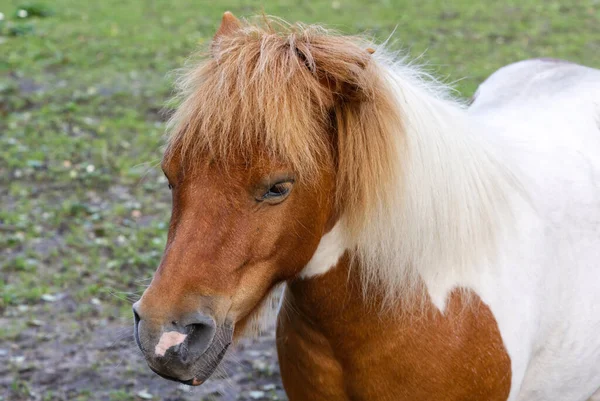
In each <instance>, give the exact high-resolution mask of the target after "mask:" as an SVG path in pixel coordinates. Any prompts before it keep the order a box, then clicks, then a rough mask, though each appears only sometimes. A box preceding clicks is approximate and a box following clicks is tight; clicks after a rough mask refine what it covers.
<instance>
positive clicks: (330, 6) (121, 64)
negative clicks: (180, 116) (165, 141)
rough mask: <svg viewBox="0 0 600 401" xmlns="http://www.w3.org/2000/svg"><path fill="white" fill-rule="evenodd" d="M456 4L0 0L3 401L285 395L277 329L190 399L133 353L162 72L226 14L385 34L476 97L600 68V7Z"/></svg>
mask: <svg viewBox="0 0 600 401" xmlns="http://www.w3.org/2000/svg"><path fill="white" fill-rule="evenodd" d="M367 3H368V4H367ZM455 3H456V4H452V2H446V1H442V0H425V1H420V2H414V1H409V0H379V1H370V2H364V1H362V0H345V1H344V0H340V1H305V0H280V1H276V0H270V1H264V2H262V3H260V2H251V1H249V0H231V1H221V2H217V1H212V2H209V1H191V0H168V1H167V0H164V1H159V0H143V1H142V0H139V1H121V0H119V1H117V0H104V1H97V2H83V1H79V0H54V1H47V2H46V1H41V2H27V1H12V0H0V13H1V14H0V268H1V271H0V400H15V401H16V400H48V401H49V400H81V401H83V400H115V401H117V400H122V401H124V400H140V399H163V400H171V401H173V400H188V399H189V400H192V399H193V400H201V399H216V400H236V399H239V400H252V399H258V400H260V399H281V400H284V399H285V394H284V393H283V390H282V389H281V382H280V378H279V375H278V367H277V359H276V352H275V348H274V339H273V333H272V331H267V332H266V333H265V334H264V335H263V336H261V337H259V338H257V339H254V340H247V341H244V342H243V343H242V344H240V345H239V346H238V347H237V349H236V350H235V351H234V352H232V354H231V355H230V356H229V357H228V361H227V362H226V363H225V365H224V368H223V369H222V371H221V372H220V374H219V375H218V376H219V377H220V378H218V377H217V378H214V379H211V380H210V381H209V382H208V383H207V384H206V385H204V386H201V387H199V388H195V389H193V390H189V389H188V388H186V387H185V386H180V385H177V384H175V383H171V382H167V381H165V380H163V379H161V378H158V377H157V376H155V375H154V374H153V373H151V372H150V370H149V369H148V368H147V367H146V366H145V363H144V361H143V359H142V356H141V354H140V353H139V352H138V351H137V349H136V347H135V344H134V342H133V339H132V335H131V332H132V329H131V320H132V318H131V303H132V301H134V300H136V299H137V298H138V297H139V295H140V294H141V292H142V291H143V289H144V287H145V285H147V284H148V282H149V281H148V280H149V279H150V278H151V276H152V273H153V272H154V269H155V268H156V266H157V264H158V261H159V260H160V256H161V252H162V248H163V246H164V242H165V235H166V226H167V224H168V219H169V213H170V197H169V191H168V189H167V184H166V182H165V179H164V178H163V176H162V173H161V172H160V169H159V168H158V167H157V166H158V163H159V161H160V157H161V150H160V149H161V145H162V135H163V133H164V129H165V118H166V116H167V115H168V114H169V111H170V110H172V108H173V107H174V106H175V105H174V104H173V102H169V98H170V96H171V87H172V82H173V77H174V75H173V74H169V72H170V71H172V70H174V69H176V68H179V67H181V66H182V65H183V64H184V62H185V60H186V57H187V56H188V55H189V54H190V53H191V52H192V51H194V50H195V49H198V48H202V46H205V45H206V43H207V41H209V40H210V38H211V36H212V34H213V33H214V31H215V30H216V28H217V25H218V23H219V20H220V17H221V15H222V13H223V11H225V10H227V9H229V10H231V11H233V12H234V13H235V14H236V15H238V16H249V15H253V14H257V13H261V12H263V11H264V12H265V13H267V14H274V15H278V16H280V17H283V18H285V19H287V20H291V21H296V20H300V21H304V22H320V23H325V24H327V25H329V26H332V27H334V28H336V29H338V30H341V31H344V32H348V33H366V34H367V35H370V36H372V37H373V38H375V39H377V40H379V41H383V40H386V39H387V38H388V37H389V38H390V42H389V46H390V47H391V48H393V49H404V51H405V52H408V53H409V54H411V55H412V56H413V58H414V57H418V58H419V60H418V62H420V63H426V64H427V65H428V69H429V70H430V71H432V72H433V73H435V74H436V75H437V76H439V77H441V78H442V79H443V80H445V81H447V82H454V86H455V87H456V88H457V90H458V91H459V93H460V95H461V96H463V97H466V98H468V97H470V96H471V95H472V93H473V92H474V90H475V88H476V87H477V85H478V84H479V83H480V82H481V81H482V80H483V79H485V77H486V76H488V75H489V74H490V73H491V72H493V71H494V70H495V69H497V68H498V67H500V66H502V65H505V64H507V63H510V62H513V61H517V60H520V59H524V58H531V57H554V58H564V59H568V60H571V61H574V62H579V63H582V64H587V65H590V66H594V67H600V2H599V1H598V0H574V1H569V2H566V1H550V0H544V1H541V0H538V1H535V0H520V1H517V0H510V1H473V2H472V4H469V3H471V2H467V1H464V2H455Z"/></svg>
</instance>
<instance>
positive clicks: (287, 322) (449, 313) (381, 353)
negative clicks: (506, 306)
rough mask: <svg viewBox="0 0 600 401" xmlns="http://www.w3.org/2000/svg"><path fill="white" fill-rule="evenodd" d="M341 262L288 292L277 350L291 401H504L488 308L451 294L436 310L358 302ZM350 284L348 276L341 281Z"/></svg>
mask: <svg viewBox="0 0 600 401" xmlns="http://www.w3.org/2000/svg"><path fill="white" fill-rule="evenodd" d="M348 266H349V264H348V257H347V256H346V257H344V258H342V260H341V261H340V263H339V264H338V266H337V267H336V268H335V269H333V270H331V271H329V272H328V273H326V274H325V275H323V276H320V277H316V278H314V279H311V280H295V281H293V282H291V283H290V284H289V286H288V290H287V292H286V294H285V302H284V304H283V310H282V311H281V312H280V315H279V324H278V330H277V345H278V353H279V362H280V367H281V375H282V378H283V383H284V386H285V389H286V391H287V394H288V398H289V399H290V401H298V400H314V401H321V400H327V401H345V400H348V401H349V400H353V401H358V400H378V401H385V400H390V401H430V400H436V401H481V400H486V401H503V400H506V399H507V398H508V393H509V391H510V384H511V380H510V378H511V368H510V359H509V358H508V356H507V354H506V351H505V349H504V346H503V343H502V338H501V337H500V333H499V331H498V327H497V325H496V322H495V320H494V317H493V315H492V313H491V312H490V310H489V308H488V307H487V306H486V305H485V304H483V303H482V302H481V301H480V300H479V298H477V297H476V296H475V295H471V296H470V297H469V304H467V303H466V301H465V300H466V299H467V298H465V294H464V292H462V291H455V292H454V293H453V294H452V295H451V296H450V297H449V300H448V305H447V308H446V310H445V312H444V313H443V314H442V313H440V311H439V310H438V309H437V308H436V307H434V306H433V305H431V304H429V305H428V307H427V308H426V309H425V311H423V310H422V309H420V308H419V309H416V308H415V307H414V306H410V305H414V304H411V303H405V306H404V307H400V308H398V309H397V310H396V311H394V316H396V318H391V317H390V316H389V315H386V316H384V317H382V315H381V314H380V313H379V308H380V302H381V299H378V297H377V296H376V294H372V303H371V304H366V303H365V302H363V301H362V297H361V286H360V282H359V281H358V280H357V279H356V276H355V275H348V268H349V267H348ZM349 277H350V279H349Z"/></svg>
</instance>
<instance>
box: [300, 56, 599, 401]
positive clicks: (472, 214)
mask: <svg viewBox="0 0 600 401" xmlns="http://www.w3.org/2000/svg"><path fill="white" fill-rule="evenodd" d="M378 52H379V51H378ZM376 54H377V52H376ZM379 62H380V64H381V67H382V71H383V72H384V73H385V74H387V80H388V83H389V85H390V87H391V88H393V90H394V91H395V93H396V96H397V102H398V107H400V108H401V110H402V116H403V118H404V124H405V127H404V132H405V135H406V141H407V148H408V151H407V152H406V153H407V154H406V159H405V160H403V163H402V166H403V168H404V171H403V173H402V174H400V173H399V174H398V182H397V183H391V186H390V187H391V188H397V189H398V194H397V199H396V204H395V205H393V206H392V207H389V205H381V207H380V210H379V212H378V213H376V214H375V215H374V216H370V221H371V222H372V224H371V225H370V227H368V228H367V229H366V230H365V232H364V233H361V235H360V236H359V237H358V239H357V240H356V241H357V243H352V244H350V243H349V242H348V240H347V239H346V238H347V236H346V234H345V233H344V232H343V226H341V225H340V226H339V227H338V226H336V228H334V230H332V231H331V232H330V233H328V234H327V235H325V236H324V237H323V239H322V241H321V243H320V245H319V247H318V249H317V252H315V255H314V256H313V258H312V259H311V261H310V262H309V264H308V265H307V266H306V268H305V269H304V270H303V271H302V273H301V276H302V277H304V278H309V277H312V276H315V275H318V274H323V273H325V272H326V271H327V270H329V269H330V268H331V267H332V266H335V264H336V262H337V260H338V259H339V257H340V256H341V255H342V254H343V253H344V251H345V250H346V249H357V250H358V253H359V256H361V261H363V262H365V263H364V264H363V265H361V268H362V269H363V272H362V274H363V277H364V278H365V280H366V281H368V282H370V283H376V284H379V285H383V286H384V287H386V288H387V289H388V290H389V293H390V295H391V297H392V302H393V300H394V299H397V298H398V297H400V296H401V295H402V291H403V290H410V289H411V288H413V284H414V282H416V281H418V279H422V280H423V281H424V282H425V284H426V287H427V289H428V292H429V295H430V296H431V298H432V300H433V302H434V304H435V305H437V306H438V307H439V308H440V310H442V311H443V310H444V305H445V302H446V298H447V295H448V294H449V293H450V291H451V290H452V289H453V288H456V287H465V288H470V289H472V290H473V291H474V292H476V293H477V294H478V295H479V297H480V298H481V299H482V300H483V301H484V302H485V303H487V304H488V305H489V306H490V308H491V310H492V312H493V314H494V317H495V319H496V321H497V323H498V326H499V329H500V332H501V335H502V338H503V341H504V344H505V347H506V349H507V351H508V354H509V356H510V358H511V363H512V387H511V392H510V396H509V401H585V400H586V399H587V398H588V397H589V396H591V394H593V393H594V391H596V390H597V389H598V388H599V387H600V72H599V71H597V70H593V69H589V68H585V67H582V66H578V65H575V64H568V63H555V62H548V61H540V60H532V61H526V62H521V63H517V64H513V65H510V66H508V67H505V68H503V69H501V70H499V71H498V72H496V73H495V74H494V75H492V76H491V77H490V78H489V79H488V80H487V81H486V82H485V83H484V84H483V85H482V86H481V87H480V88H479V90H478V93H477V98H476V101H475V103H474V104H473V106H472V107H471V108H470V109H469V110H464V109H463V108H462V107H461V106H460V105H459V104H457V103H455V102H453V101H452V100H449V99H448V98H447V97H446V96H445V95H444V91H443V88H441V87H440V86H438V85H436V84H431V83H427V82H428V81H426V80H423V79H422V77H420V76H419V75H418V74H419V73H418V70H417V69H415V68H412V67H407V66H405V65H401V64H393V63H392V62H390V61H388V60H386V59H385V58H380V59H379ZM440 88H441V89H440ZM400 134H401V133H400V130H399V132H398V133H397V136H398V138H399V140H398V157H400V156H401V155H402V154H401V150H400V149H401V146H402V144H401V141H400ZM385 190H387V189H385Z"/></svg>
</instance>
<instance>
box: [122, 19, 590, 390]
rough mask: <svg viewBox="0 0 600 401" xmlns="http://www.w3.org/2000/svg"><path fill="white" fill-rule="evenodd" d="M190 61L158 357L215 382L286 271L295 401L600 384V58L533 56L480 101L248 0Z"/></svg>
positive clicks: (284, 302) (142, 334)
mask: <svg viewBox="0 0 600 401" xmlns="http://www.w3.org/2000/svg"><path fill="white" fill-rule="evenodd" d="M186 71H187V72H185V73H184V74H183V75H182V76H181V78H180V79H179V81H178V82H177V85H178V90H179V94H180V96H181V103H180V106H178V108H177V110H176V111H175V112H174V114H173V116H172V119H171V121H170V123H169V130H168V131H169V135H168V139H167V144H166V148H165V152H164V157H163V160H162V169H163V171H164V173H165V175H166V177H167V179H168V181H169V188H170V189H171V191H172V202H173V209H172V216H171V221H170V225H169V231H168V237H167V243H166V247H165V251H164V255H163V258H162V260H161V262H160V265H159V267H158V269H157V270H156V273H155V275H154V277H153V280H152V282H151V284H150V286H149V287H148V288H147V289H146V290H145V292H144V293H143V295H142V297H141V299H140V300H139V301H138V302H136V303H135V304H134V306H133V310H134V335H135V339H136V341H137V344H138V345H139V348H140V349H141V351H142V353H143V355H144V357H145V359H146V361H147V363H148V365H149V367H150V368H151V369H152V370H153V371H154V372H156V373H158V374H159V375H161V376H163V377H165V378H167V379H171V380H175V381H178V382H182V383H186V384H189V385H200V384H202V383H203V382H204V381H205V380H206V379H207V378H208V377H209V376H210V375H211V374H212V373H213V372H214V370H215V369H216V368H217V366H218V365H219V363H220V361H221V360H222V359H223V358H224V356H225V354H226V352H227V349H228V347H229V345H230V344H231V343H232V342H233V341H234V339H238V338H240V337H241V336H243V335H244V334H245V333H247V332H248V331H250V329H251V328H252V327H254V323H255V322H256V321H257V320H258V319H259V318H260V316H261V315H262V313H263V311H264V307H265V306H266V305H268V304H269V303H270V301H269V300H270V295H271V294H272V293H273V291H277V288H280V286H279V285H280V284H282V283H283V285H284V290H283V294H282V298H281V301H280V305H279V312H278V317H277V350H278V356H279V363H280V368H281V376H282V381H283V385H284V388H285V390H286V392H287V394H288V397H289V399H290V400H291V401H297V400H327V401H332V400H335V401H349V400H353V401H355V400H393V401H428V400H437V401H481V400H488V401H501V400H502V401H506V400H510V401H514V400H527V401H542V400H543V401H551V400H556V401H558V400H560V401H584V400H586V399H587V398H588V397H590V396H591V395H592V394H593V393H594V392H596V391H597V390H598V388H599V387H600V335H599V333H600V71H598V70H595V69H592V68H587V67H584V66H580V65H577V64H573V63H569V62H563V61H558V60H543V59H537V60H527V61H522V62H518V63H515V64H511V65H508V66H506V67H503V68H501V69H500V70H499V71H497V72H495V73H494V74H493V75H492V76H491V77H489V78H488V79H487V80H486V81H485V82H484V83H483V84H482V85H481V86H480V87H479V89H478V90H477V92H476V95H475V97H474V101H473V103H472V104H471V105H470V106H468V107H467V105H466V104H464V103H462V102H460V101H459V100H457V99H454V98H453V96H452V95H451V94H450V93H451V92H450V91H449V89H448V88H447V87H446V86H445V85H443V84H441V83H439V82H437V81H436V80H435V79H433V78H432V77H431V76H429V75H428V74H427V73H425V72H423V71H422V69H421V68H419V67H417V66H415V65H413V64H411V63H409V62H407V61H406V60H404V59H402V58H399V57H396V56H394V55H393V54H391V53H390V52H388V51H386V49H385V48H384V46H376V45H374V44H373V43H370V42H369V41H367V40H365V39H363V38H361V37H352V36H343V35H341V34H337V33H335V32H332V31H329V30H327V29H325V28H322V27H320V26H314V25H303V24H299V23H297V24H287V23H285V22H283V21H281V20H278V19H276V18H271V17H263V18H262V19H259V20H258V21H253V20H251V21H240V20H238V19H237V18H236V17H234V16H233V15H232V14H231V13H225V14H224V16H223V20H222V22H221V25H220V27H219V29H218V31H217V33H216V34H215V36H214V39H213V41H212V43H211V45H210V48H209V50H208V51H207V54H205V56H204V58H203V59H202V60H201V61H200V62H198V63H194V64H193V65H191V66H190V68H188V69H187V70H186Z"/></svg>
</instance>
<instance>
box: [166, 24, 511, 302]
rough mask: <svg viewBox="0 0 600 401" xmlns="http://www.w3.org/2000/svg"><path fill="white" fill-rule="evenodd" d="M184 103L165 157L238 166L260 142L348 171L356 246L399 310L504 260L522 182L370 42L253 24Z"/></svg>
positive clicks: (204, 66)
mask: <svg viewBox="0 0 600 401" xmlns="http://www.w3.org/2000/svg"><path fill="white" fill-rule="evenodd" d="M373 49H375V51H374V54H371V53H372V52H373V51H372V50H373ZM179 94H180V96H181V99H182V103H181V106H180V107H179V108H178V109H177V111H176V112H175V114H174V116H173V118H172V120H171V122H170V136H169V140H168V148H167V152H166V157H171V156H173V155H175V154H177V153H178V152H179V153H180V154H181V155H182V160H185V161H187V163H190V164H193V161H194V160H195V159H196V158H197V157H198V155H200V154H206V153H208V154H209V155H210V156H211V157H212V158H213V159H215V160H220V161H223V162H225V164H226V162H227V160H230V158H231V157H232V155H240V154H245V153H244V149H248V148H249V147H255V148H256V147H260V148H261V149H264V151H265V152H267V153H268V155H269V156H270V157H273V158H277V159H281V160H284V161H286V162H288V163H290V164H291V165H292V166H293V168H294V169H295V170H296V171H297V173H298V174H299V175H300V176H301V177H303V179H305V180H310V177H311V174H312V173H314V172H315V171H318V169H319V168H322V167H323V166H324V165H329V166H335V168H336V170H337V194H336V198H337V202H338V208H339V210H340V212H341V216H342V217H341V220H340V223H339V224H341V225H342V229H341V232H342V233H343V236H344V243H345V244H346V245H347V248H349V249H352V250H354V252H352V254H353V256H354V258H355V261H356V265H357V266H358V269H359V270H360V274H361V275H362V279H363V283H364V288H365V290H366V291H368V290H369V289H370V288H373V286H378V288H382V289H383V292H384V293H385V294H386V299H387V300H389V301H390V302H391V303H394V302H395V300H398V299H400V298H401V297H402V295H403V294H404V295H405V294H406V293H407V292H410V291H413V290H415V289H416V288H419V283H420V282H421V280H422V279H425V281H427V282H431V281H432V280H436V279H437V278H439V277H441V276H444V275H453V276H457V275H459V276H460V275H462V274H468V273H469V272H470V271H472V270H473V269H474V268H475V266H476V265H483V264H485V262H486V261H489V260H493V258H494V257H495V254H494V252H495V245H496V243H497V241H498V240H499V236H500V235H502V233H503V232H504V227H507V226H509V225H510V221H511V213H510V207H509V201H510V200H509V195H510V194H511V193H514V192H515V189H516V188H517V187H518V185H517V184H516V183H515V180H514V178H513V174H512V173H511V172H510V170H509V169H507V168H506V167H504V163H502V162H501V160H500V158H499V155H497V154H495V153H494V152H493V151H492V150H491V147H489V146H487V144H486V143H485V142H484V141H483V140H482V139H481V138H480V137H479V136H478V135H477V134H478V132H476V130H475V129H474V128H473V127H472V126H471V124H470V121H469V119H468V117H467V114H466V111H465V110H464V107H463V106H462V105H461V103H460V102H458V101H456V100H453V99H452V98H451V96H450V95H449V91H448V88H447V87H445V86H444V85H442V84H440V83H438V82H437V81H435V80H433V79H431V78H430V77H429V76H428V75H427V74H425V73H424V72H422V71H421V70H420V69H419V68H417V67H415V66H412V65H410V64H408V63H406V62H405V61H404V60H403V59H397V58H396V57H394V56H392V55H390V54H389V53H388V52H386V50H385V49H384V48H382V47H376V46H374V45H373V44H371V43H369V41H367V40H365V39H364V38H360V37H348V36H342V35H339V34H337V33H335V32H332V31H329V30H326V29H324V28H322V27H319V26H312V25H301V24H293V25H290V24H287V23H285V22H283V21H280V20H276V19H272V18H265V17H263V18H261V19H260V20H259V21H258V22H257V23H252V22H245V23H243V24H242V26H240V27H239V29H237V30H236V31H235V32H233V33H232V34H230V35H227V36H222V37H218V38H216V40H215V41H214V42H213V44H212V46H211V48H210V50H209V51H208V53H207V54H206V55H205V57H204V59H203V61H201V62H200V64H199V65H198V64H195V65H194V66H192V67H191V68H190V69H188V70H187V72H186V73H185V74H184V75H183V76H182V77H181V79H180V80H179ZM332 133H333V135H332ZM332 137H333V138H335V140H334V141H332V140H331V138H332ZM332 142H333V144H332Z"/></svg>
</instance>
